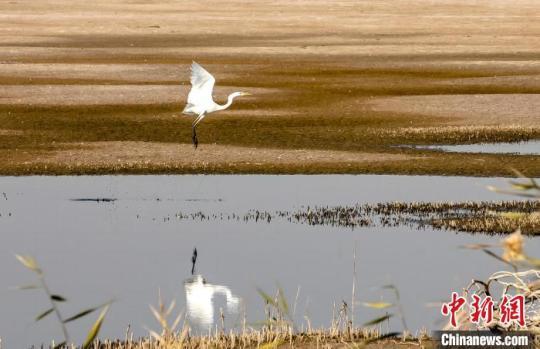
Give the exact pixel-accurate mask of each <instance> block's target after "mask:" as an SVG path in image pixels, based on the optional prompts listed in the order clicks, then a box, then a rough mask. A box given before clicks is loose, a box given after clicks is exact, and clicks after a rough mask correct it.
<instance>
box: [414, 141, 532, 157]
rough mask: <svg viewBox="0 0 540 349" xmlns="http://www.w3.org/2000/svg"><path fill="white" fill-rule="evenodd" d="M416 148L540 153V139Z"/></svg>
mask: <svg viewBox="0 0 540 349" xmlns="http://www.w3.org/2000/svg"><path fill="white" fill-rule="evenodd" d="M416 148H419V149H431V150H442V151H446V152H450V153H488V154H516V155H540V140H533V141H528V142H513V143H505V142H502V143H480V144H458V145H428V146H417V147H416Z"/></svg>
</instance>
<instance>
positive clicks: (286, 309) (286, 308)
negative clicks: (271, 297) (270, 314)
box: [278, 287, 289, 315]
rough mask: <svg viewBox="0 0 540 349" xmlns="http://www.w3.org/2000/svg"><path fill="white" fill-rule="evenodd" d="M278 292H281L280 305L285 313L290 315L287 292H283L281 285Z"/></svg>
mask: <svg viewBox="0 0 540 349" xmlns="http://www.w3.org/2000/svg"><path fill="white" fill-rule="evenodd" d="M278 292H279V297H278V301H279V306H280V308H281V310H282V311H283V312H284V313H285V314H287V315H289V303H287V299H286V298H285V293H284V292H283V289H282V288H281V287H279V288H278Z"/></svg>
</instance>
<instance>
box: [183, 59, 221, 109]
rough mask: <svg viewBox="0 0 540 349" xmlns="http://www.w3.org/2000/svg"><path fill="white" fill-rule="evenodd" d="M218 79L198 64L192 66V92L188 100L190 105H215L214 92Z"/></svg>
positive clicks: (194, 63)
mask: <svg viewBox="0 0 540 349" xmlns="http://www.w3.org/2000/svg"><path fill="white" fill-rule="evenodd" d="M215 82H216V79H214V77H213V76H212V74H210V73H209V72H207V71H206V70H205V69H204V68H203V67H201V66H200V65H199V64H198V63H197V62H193V63H192V64H191V91H189V95H188V98H187V102H188V104H191V105H194V106H201V107H202V106H205V107H206V106H211V105H213V104H214V100H213V99H212V90H213V89H214V84H215Z"/></svg>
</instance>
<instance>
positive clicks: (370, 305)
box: [362, 302, 394, 309]
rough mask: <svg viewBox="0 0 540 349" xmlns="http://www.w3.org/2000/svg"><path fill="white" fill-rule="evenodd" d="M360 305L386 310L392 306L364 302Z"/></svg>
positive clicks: (385, 303)
mask: <svg viewBox="0 0 540 349" xmlns="http://www.w3.org/2000/svg"><path fill="white" fill-rule="evenodd" d="M362 305H363V306H365V307H368V308H373V309H386V308H390V307H393V306H394V305H393V304H392V303H387V302H364V303H362Z"/></svg>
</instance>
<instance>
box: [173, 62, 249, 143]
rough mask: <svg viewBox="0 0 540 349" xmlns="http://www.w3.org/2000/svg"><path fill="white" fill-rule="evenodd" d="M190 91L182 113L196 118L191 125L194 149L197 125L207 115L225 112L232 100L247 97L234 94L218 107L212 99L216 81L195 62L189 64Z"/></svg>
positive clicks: (247, 94) (245, 94) (237, 93)
mask: <svg viewBox="0 0 540 349" xmlns="http://www.w3.org/2000/svg"><path fill="white" fill-rule="evenodd" d="M190 80H191V91H189V94H188V98H187V105H186V107H185V108H184V111H183V112H182V113H184V114H187V115H196V116H197V118H196V119H195V121H193V124H192V126H191V127H192V135H191V139H192V141H193V145H194V146H195V149H197V145H198V144H199V141H198V139H197V125H198V124H199V122H201V121H202V119H204V117H205V116H206V115H208V114H209V113H213V112H215V111H220V110H225V109H227V108H228V107H230V106H231V104H232V102H233V100H234V99H235V98H236V97H239V96H249V95H250V93H247V92H234V93H231V94H230V95H229V97H227V103H225V104H224V105H219V104H217V103H216V102H214V99H213V98H212V90H213V89H214V83H215V82H216V79H214V77H213V76H212V74H210V73H209V72H207V71H206V70H205V69H204V68H203V67H201V66H200V65H199V64H198V63H197V62H193V63H192V64H191V79H190Z"/></svg>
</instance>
